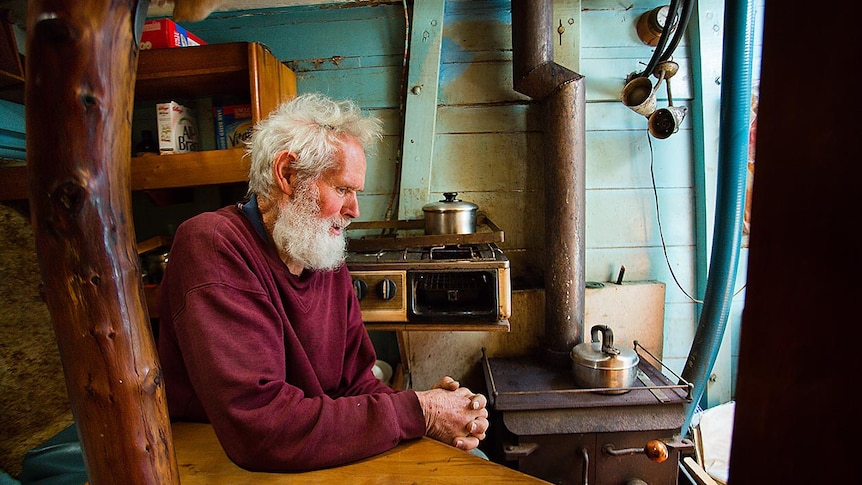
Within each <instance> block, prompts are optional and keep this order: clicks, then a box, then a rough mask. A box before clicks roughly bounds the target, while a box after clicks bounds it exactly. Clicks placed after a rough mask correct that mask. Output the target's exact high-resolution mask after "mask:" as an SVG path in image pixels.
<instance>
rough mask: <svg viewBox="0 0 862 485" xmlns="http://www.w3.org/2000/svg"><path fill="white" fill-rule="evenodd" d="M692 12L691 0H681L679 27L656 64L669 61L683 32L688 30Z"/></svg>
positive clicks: (692, 4)
mask: <svg viewBox="0 0 862 485" xmlns="http://www.w3.org/2000/svg"><path fill="white" fill-rule="evenodd" d="M692 10H694V2H693V0H683V3H682V12H681V13H680V16H679V18H680V20H679V27H677V29H676V30H675V31H674V33H673V38H672V39H671V41H670V44H669V45H668V46H667V49H665V51H664V53H663V54H662V55H661V58H660V59H659V61H658V62H664V61H666V60H668V59H670V56H671V55H672V54H673V52H674V51H675V50H676V48H677V46H678V45H679V42H680V41H681V40H682V36H683V35H685V31H686V29H687V28H688V21H689V20H690V19H691V12H692ZM671 25H673V24H671ZM662 35H664V32H662Z"/></svg>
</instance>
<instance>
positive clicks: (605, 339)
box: [590, 325, 620, 355]
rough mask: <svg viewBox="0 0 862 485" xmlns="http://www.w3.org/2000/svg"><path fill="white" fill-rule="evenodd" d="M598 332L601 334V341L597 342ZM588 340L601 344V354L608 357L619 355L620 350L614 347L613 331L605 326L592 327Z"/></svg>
mask: <svg viewBox="0 0 862 485" xmlns="http://www.w3.org/2000/svg"><path fill="white" fill-rule="evenodd" d="M599 332H601V334H602V339H601V340H599ZM590 340H592V341H593V342H596V343H597V342H601V343H602V353H605V354H610V355H618V354H619V353H620V349H618V348H616V347H614V331H613V330H611V327H608V326H607V325H593V328H591V329H590Z"/></svg>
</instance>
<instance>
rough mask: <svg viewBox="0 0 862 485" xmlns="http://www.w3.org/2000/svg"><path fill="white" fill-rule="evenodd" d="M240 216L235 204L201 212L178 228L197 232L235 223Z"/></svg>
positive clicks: (178, 229)
mask: <svg viewBox="0 0 862 485" xmlns="http://www.w3.org/2000/svg"><path fill="white" fill-rule="evenodd" d="M239 216H240V213H239V210H237V208H236V207H234V206H226V207H222V208H220V209H216V210H213V211H206V212H201V213H199V214H195V215H193V216H191V217H189V218H188V219H186V220H185V221H183V222H182V223H181V224H180V226H179V227H178V228H177V231H180V230H183V231H189V230H193V231H195V232H197V231H200V230H212V229H213V228H214V227H216V226H223V225H225V224H233V225H235V224H238V223H239V221H240V217H239Z"/></svg>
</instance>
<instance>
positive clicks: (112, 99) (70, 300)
mask: <svg viewBox="0 0 862 485" xmlns="http://www.w3.org/2000/svg"><path fill="white" fill-rule="evenodd" d="M140 3H143V5H141V8H143V9H146V8H147V2H146V1H143V2H140ZM138 4H139V1H138V0H126V1H125V2H124V1H117V0H114V1H111V0H78V1H75V2H70V1H68V0H30V2H29V7H28V8H29V10H28V19H27V56H26V63H27V66H26V78H27V82H26V93H25V99H26V101H25V106H26V127H27V128H26V130H27V162H28V163H27V164H28V178H29V184H30V187H29V189H30V203H31V217H32V222H33V229H34V233H35V237H36V249H37V255H38V258H39V266H40V269H41V273H42V280H43V284H44V295H45V299H46V301H47V305H48V309H49V311H50V313H51V319H52V321H53V324H54V332H55V334H56V336H57V343H58V346H59V349H60V357H61V359H62V362H63V368H64V372H65V376H66V387H67V389H68V392H69V398H70V401H71V404H72V414H73V416H74V418H75V422H76V423H77V426H78V436H79V437H80V439H81V444H82V446H83V449H84V457H85V463H86V465H87V473H88V475H89V479H90V483H92V484H94V485H98V484H118V483H122V484H156V483H158V484H168V483H179V472H178V469H177V465H176V458H175V456H174V448H173V439H172V436H171V428H170V422H169V419H168V415H167V405H166V402H165V393H164V387H163V384H162V380H161V367H160V365H159V360H158V355H157V353H156V349H155V344H154V341H153V337H152V333H151V329H150V327H149V316H148V315H147V309H146V306H145V305H144V303H143V302H144V296H143V290H142V285H141V272H140V263H139V261H138V258H137V252H136V249H135V238H134V226H133V224H132V210H131V194H130V189H129V187H130V183H129V173H130V169H129V164H130V150H131V119H132V118H131V112H132V104H133V99H134V92H133V90H134V85H135V78H136V70H137V61H138V46H137V42H136V40H135V34H134V32H135V31H134V22H135V17H136V10H137V7H138Z"/></svg>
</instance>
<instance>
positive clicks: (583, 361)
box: [571, 325, 640, 394]
mask: <svg viewBox="0 0 862 485" xmlns="http://www.w3.org/2000/svg"><path fill="white" fill-rule="evenodd" d="M599 333H601V334H602V338H601V340H599ZM590 337H591V340H592V341H591V342H584V343H581V344H578V345H576V346H575V347H574V348H573V349H572V352H571V358H572V374H573V376H574V378H575V383H577V384H578V385H579V386H581V387H582V388H584V389H606V390H604V391H596V392H598V393H601V394H624V393H626V392H628V391H629V389H623V388H629V387H632V385H633V384H634V382H635V379H637V375H638V362H640V358H639V357H638V354H637V352H635V351H634V350H633V349H626V348H623V349H618V348H616V347H614V332H613V330H611V329H610V327H608V326H607V325H593V328H592V329H590Z"/></svg>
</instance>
